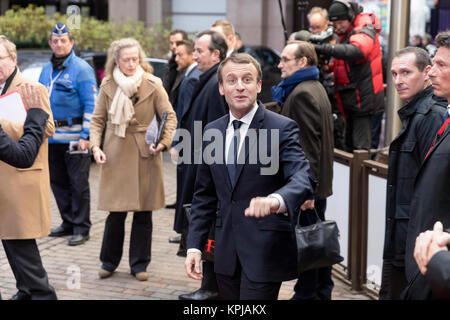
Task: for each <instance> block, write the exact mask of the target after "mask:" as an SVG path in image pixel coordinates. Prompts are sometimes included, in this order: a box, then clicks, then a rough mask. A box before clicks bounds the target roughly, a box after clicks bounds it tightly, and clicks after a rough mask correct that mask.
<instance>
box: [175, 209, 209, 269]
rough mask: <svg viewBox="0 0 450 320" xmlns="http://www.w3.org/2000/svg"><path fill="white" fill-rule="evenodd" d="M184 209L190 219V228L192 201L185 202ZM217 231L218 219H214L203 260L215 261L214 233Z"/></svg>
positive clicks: (203, 251) (203, 252) (188, 219)
mask: <svg viewBox="0 0 450 320" xmlns="http://www.w3.org/2000/svg"><path fill="white" fill-rule="evenodd" d="M183 210H184V213H185V214H186V218H187V221H188V228H189V224H190V223H191V204H190V203H188V204H184V205H183ZM188 230H189V229H188ZM188 232H189V231H188ZM215 232H216V219H214V222H213V224H212V226H211V229H209V233H208V239H207V241H206V245H205V248H204V249H203V250H202V259H203V260H206V261H210V262H214V241H215V240H214V235H215Z"/></svg>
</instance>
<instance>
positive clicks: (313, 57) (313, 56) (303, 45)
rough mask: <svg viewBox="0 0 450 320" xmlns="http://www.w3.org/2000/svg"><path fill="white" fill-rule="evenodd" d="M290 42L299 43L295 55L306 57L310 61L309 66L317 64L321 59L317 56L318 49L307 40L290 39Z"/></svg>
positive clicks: (297, 57) (296, 56)
mask: <svg viewBox="0 0 450 320" xmlns="http://www.w3.org/2000/svg"><path fill="white" fill-rule="evenodd" d="M287 44H288V45H289V44H295V45H297V49H296V50H295V52H294V56H295V58H296V59H300V58H303V57H305V58H306V61H307V63H308V66H317V64H318V63H319V59H318V58H317V53H316V49H315V48H314V46H313V45H312V44H311V43H309V42H306V41H299V40H292V41H288V43H287Z"/></svg>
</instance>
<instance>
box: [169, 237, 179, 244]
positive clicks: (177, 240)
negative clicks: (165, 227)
mask: <svg viewBox="0 0 450 320" xmlns="http://www.w3.org/2000/svg"><path fill="white" fill-rule="evenodd" d="M180 242H181V236H176V237H170V238H169V243H180Z"/></svg>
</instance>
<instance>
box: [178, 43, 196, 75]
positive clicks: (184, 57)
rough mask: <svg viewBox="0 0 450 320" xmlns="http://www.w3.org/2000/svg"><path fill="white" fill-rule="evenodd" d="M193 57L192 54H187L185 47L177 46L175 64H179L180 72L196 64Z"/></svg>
mask: <svg viewBox="0 0 450 320" xmlns="http://www.w3.org/2000/svg"><path fill="white" fill-rule="evenodd" d="M192 55H193V54H192V53H190V54H189V53H188V52H187V49H186V46H185V45H181V46H177V49H176V51H175V62H176V63H177V65H178V69H179V70H183V69H186V68H187V67H189V66H190V65H191V64H193V63H194V60H193V58H192Z"/></svg>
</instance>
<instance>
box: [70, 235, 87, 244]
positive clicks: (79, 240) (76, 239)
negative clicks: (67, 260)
mask: <svg viewBox="0 0 450 320" xmlns="http://www.w3.org/2000/svg"><path fill="white" fill-rule="evenodd" d="M88 240H89V235H88V234H87V235H82V234H74V235H73V236H72V238H70V240H69V246H79V245H80V244H83V243H85V242H86V241H88Z"/></svg>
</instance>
